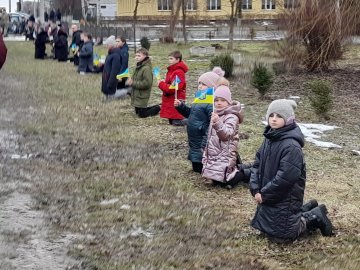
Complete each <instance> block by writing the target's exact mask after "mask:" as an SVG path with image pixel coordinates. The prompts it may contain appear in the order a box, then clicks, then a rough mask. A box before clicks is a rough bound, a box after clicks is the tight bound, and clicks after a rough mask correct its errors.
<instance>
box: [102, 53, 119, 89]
mask: <svg viewBox="0 0 360 270" xmlns="http://www.w3.org/2000/svg"><path fill="white" fill-rule="evenodd" d="M120 68H121V64H120V56H119V54H117V53H116V52H114V51H113V50H110V51H109V54H108V56H107V57H106V59H105V64H104V69H103V73H102V82H101V91H102V92H103V93H104V94H105V95H113V94H115V92H116V86H117V83H118V80H117V79H116V75H118V74H119V73H120Z"/></svg>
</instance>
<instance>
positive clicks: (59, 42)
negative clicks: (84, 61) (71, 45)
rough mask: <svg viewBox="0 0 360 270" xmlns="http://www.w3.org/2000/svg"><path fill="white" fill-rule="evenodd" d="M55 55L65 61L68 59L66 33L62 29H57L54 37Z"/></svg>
mask: <svg viewBox="0 0 360 270" xmlns="http://www.w3.org/2000/svg"><path fill="white" fill-rule="evenodd" d="M54 45H55V55H56V58H57V59H58V60H59V61H67V59H68V42H67V34H66V33H65V32H64V31H63V30H61V29H60V30H59V31H58V33H57V36H56V38H54Z"/></svg>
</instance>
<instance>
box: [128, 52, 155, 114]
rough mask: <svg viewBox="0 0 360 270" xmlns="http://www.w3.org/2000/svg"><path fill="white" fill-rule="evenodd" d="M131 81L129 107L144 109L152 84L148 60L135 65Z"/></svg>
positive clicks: (150, 67) (150, 66)
mask: <svg viewBox="0 0 360 270" xmlns="http://www.w3.org/2000/svg"><path fill="white" fill-rule="evenodd" d="M132 79H133V83H132V85H131V87H132V93H131V105H132V106H134V107H137V108H146V107H147V104H148V102H149V98H150V93H151V87H152V83H153V74H152V65H151V61H150V59H149V58H145V59H144V61H142V62H141V63H138V64H137V66H136V69H135V71H134V74H133V76H132Z"/></svg>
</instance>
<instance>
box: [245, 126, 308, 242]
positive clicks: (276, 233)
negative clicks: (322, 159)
mask: <svg viewBox="0 0 360 270" xmlns="http://www.w3.org/2000/svg"><path fill="white" fill-rule="evenodd" d="M264 136H265V140H264V142H263V143H262V145H261V147H260V149H259V150H258V152H257V154H256V160H255V163H254V166H253V168H252V173H251V179H250V191H251V193H252V195H253V196H255V194H256V193H258V192H260V194H261V197H262V203H261V204H259V205H258V207H257V210H256V213H255V216H254V218H253V220H252V223H251V225H252V226H253V227H254V228H256V229H258V230H260V231H262V232H264V233H265V234H267V235H268V236H270V237H275V238H281V239H295V238H296V237H297V236H298V235H299V227H300V217H301V206H302V205H303V199H304V189H305V179H306V168H305V161H304V156H303V152H302V149H301V148H302V147H303V146H304V135H303V134H302V132H301V130H300V128H299V127H298V125H297V124H296V123H293V124H290V125H288V126H285V127H283V128H280V129H276V130H273V129H271V128H270V127H269V126H268V127H266V128H265V132H264Z"/></svg>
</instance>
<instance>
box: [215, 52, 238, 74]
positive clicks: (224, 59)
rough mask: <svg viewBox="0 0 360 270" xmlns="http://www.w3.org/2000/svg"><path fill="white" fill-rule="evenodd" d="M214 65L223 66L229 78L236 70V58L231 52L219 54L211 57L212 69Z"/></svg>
mask: <svg viewBox="0 0 360 270" xmlns="http://www.w3.org/2000/svg"><path fill="white" fill-rule="evenodd" d="M214 67H221V68H222V69H223V70H224V71H225V77H226V78H229V77H231V76H232V74H233V71H234V59H233V58H232V57H231V55H230V54H229V53H223V54H220V55H217V56H215V57H214V58H213V59H211V62H210V69H213V68H214Z"/></svg>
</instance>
